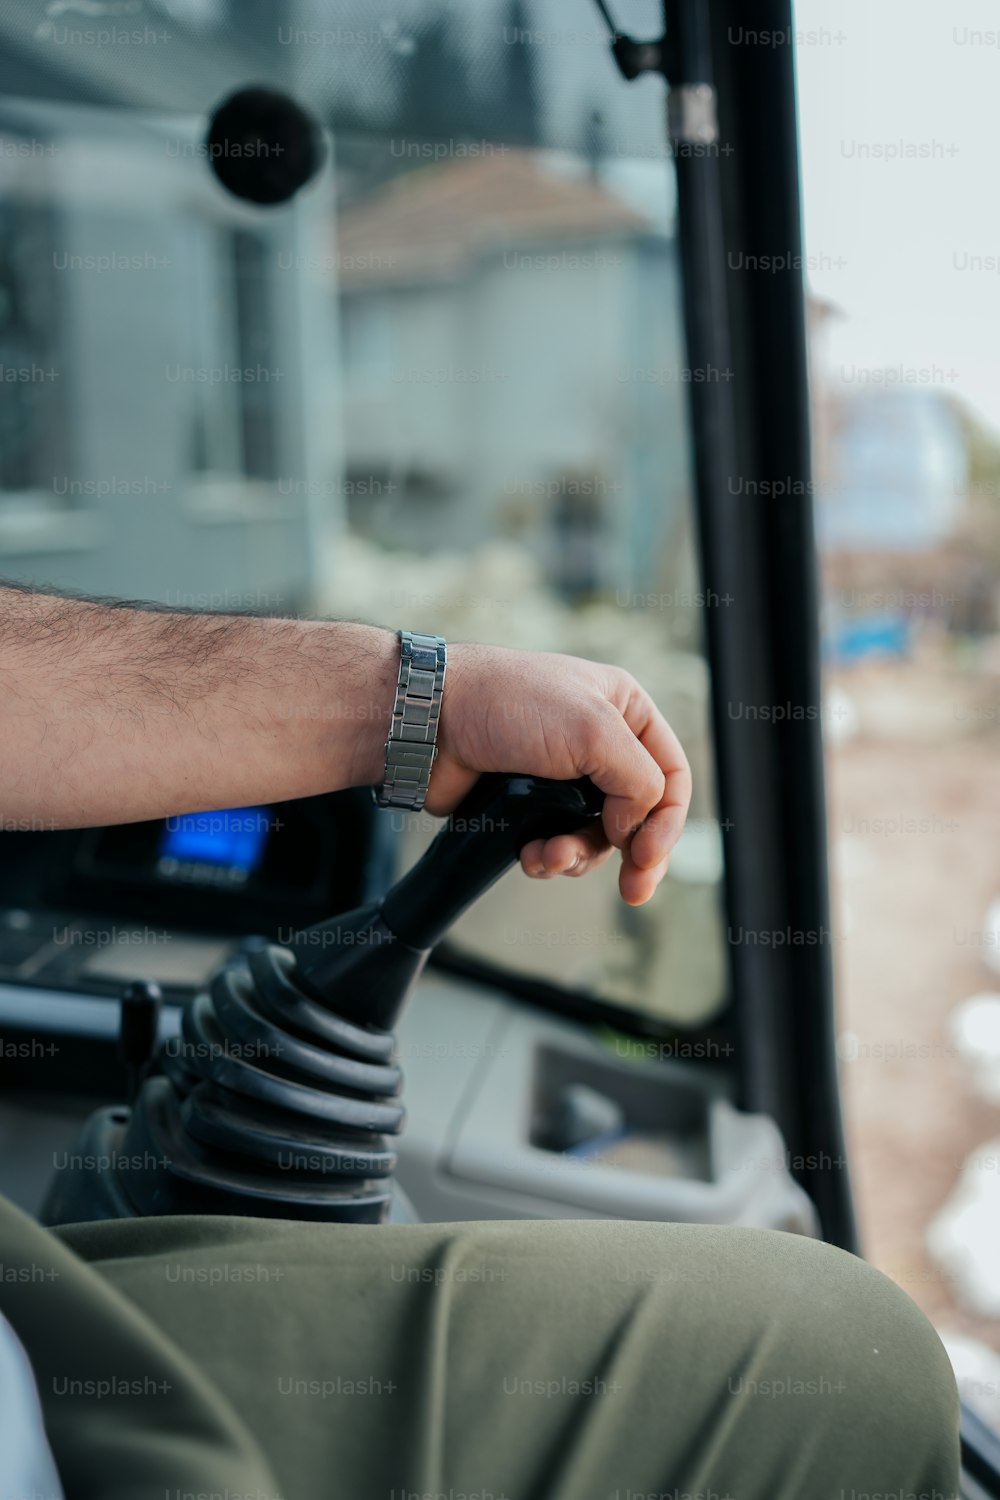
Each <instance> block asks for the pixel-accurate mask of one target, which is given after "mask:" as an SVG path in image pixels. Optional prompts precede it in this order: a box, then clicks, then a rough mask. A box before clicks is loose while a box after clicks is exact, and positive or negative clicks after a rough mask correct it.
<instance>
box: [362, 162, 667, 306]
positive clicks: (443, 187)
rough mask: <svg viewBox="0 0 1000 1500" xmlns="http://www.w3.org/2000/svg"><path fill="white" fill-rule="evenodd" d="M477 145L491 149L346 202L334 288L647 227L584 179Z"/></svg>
mask: <svg viewBox="0 0 1000 1500" xmlns="http://www.w3.org/2000/svg"><path fill="white" fill-rule="evenodd" d="M470 149H471V148H470ZM479 149H480V151H481V152H485V153H488V154H481V155H478V156H475V157H472V156H470V157H465V158H463V159H462V160H459V161H454V160H453V161H449V162H447V163H444V164H440V163H429V164H428V165H427V166H425V167H423V168H417V169H416V170H414V171H411V172H405V173H403V174H402V175H401V176H399V177H396V178H394V179H393V181H392V182H390V183H388V184H387V185H386V186H385V187H382V188H380V189H379V190H378V191H377V192H376V193H374V194H373V195H372V196H371V197H370V198H368V199H366V200H364V201H363V202H360V203H358V204H355V205H354V206H352V207H350V208H348V209H346V210H345V211H344V213H343V214H342V215H341V217H340V222H339V226H338V235H337V266H338V271H339V279H340V284H341V286H342V287H346V288H348V289H350V288H361V287H373V286H376V285H378V286H385V285H394V284H399V283H406V282H413V281H437V280H450V279H452V278H453V277H454V276H455V275H456V274H457V273H459V272H460V271H462V270H463V269H464V268H465V266H466V265H467V264H468V263H469V262H471V261H473V260H475V259H476V258H477V257H478V256H480V255H482V254H483V253H484V252H488V251H491V250H492V251H495V250H500V249H502V248H503V247H504V246H507V245H511V244H517V245H524V244H531V245H539V244H541V245H551V244H552V243H553V242H556V243H564V242H566V241H579V240H585V241H587V242H591V243H592V242H593V241H594V240H604V241H606V240H609V239H620V238H622V237H623V236H625V237H631V236H633V235H636V234H642V233H644V232H645V231H647V230H648V229H649V228H650V227H651V226H650V224H649V222H648V220H646V219H644V218H643V216H642V215H641V214H639V213H637V212H636V211H635V209H633V208H630V207H629V205H628V204H627V203H625V202H624V201H623V200H622V199H621V198H618V197H617V196H616V195H615V194H614V193H612V192H610V191H609V190H608V189H607V188H606V187H604V186H602V184H600V183H599V182H595V181H594V180H593V178H591V177H589V176H588V177H568V176H566V175H564V174H562V173H557V172H556V171H554V170H552V169H549V168H546V167H545V165H544V164H543V162H542V161H540V160H539V158H538V157H537V156H536V155H534V154H532V153H531V152H528V151H515V150H512V149H511V148H510V147H505V146H491V145H490V144H489V143H485V145H481V146H480V148H479Z"/></svg>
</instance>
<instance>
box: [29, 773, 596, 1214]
mask: <svg viewBox="0 0 1000 1500" xmlns="http://www.w3.org/2000/svg"><path fill="white" fill-rule="evenodd" d="M603 801H604V798H603V793H601V792H599V791H598V790H597V788H596V787H594V785H593V784H592V783H591V782H590V781H587V780H586V779H584V780H579V781H550V780H547V779H545V778H542V777H537V776H527V775H516V776H500V775H489V776H483V777H481V778H480V779H479V781H478V782H477V783H476V786H475V787H474V788H473V790H472V792H471V793H470V794H469V796H468V797H467V798H466V799H465V801H464V802H463V803H462V804H461V806H460V807H459V808H458V809H457V810H456V811H455V812H454V813H453V814H452V815H451V816H450V818H448V819H447V820H446V822H445V824H444V826H443V827H442V829H441V831H440V833H438V835H437V836H436V838H435V839H434V842H433V843H432V844H431V845H430V847H429V848H428V849H427V851H426V852H425V854H424V855H423V856H422V857H421V858H420V859H419V860H418V861H417V863H416V864H415V865H414V866H413V868H412V869H411V870H410V871H408V873H407V874H406V875H404V876H403V877H402V879H401V880H399V881H398V882H397V883H396V885H394V886H393V887H392V889H391V890H390V891H389V892H388V893H387V894H386V896H385V897H384V898H383V899H382V900H381V901H380V902H377V903H374V904H372V905H370V906H366V907H360V908H358V909H356V910H354V911H349V912H345V913H343V914H342V915H340V916H337V917H332V918H330V920H329V921H326V922H321V923H319V924H318V925H317V926H315V927H309V928H305V929H304V930H303V931H301V932H298V933H296V934H294V936H293V938H292V941H291V942H290V943H288V944H287V946H283V947H278V946H276V945H269V944H261V945H259V946H258V947H256V948H254V949H253V950H252V951H250V952H249V953H245V954H244V955H242V956H241V957H239V958H238V959H236V960H234V961H233V962H232V963H231V964H229V965H227V966H226V967H225V968H224V969H221V970H220V971H219V972H218V974H216V976H215V978H214V979H213V980H212V983H211V985H210V987H209V990H208V991H207V993H205V994H201V995H198V996H197V997H196V998H195V999H194V1000H193V1001H192V1002H191V1003H190V1005H188V1006H187V1007H186V1009H185V1011H184V1013H183V1018H182V1026H181V1035H180V1037H178V1038H176V1039H175V1040H173V1041H171V1042H168V1043H167V1044H166V1045H165V1047H164V1048H163V1049H162V1051H161V1052H160V1054H159V1057H158V1059H157V1060H156V1062H155V1063H154V1064H153V1070H152V1071H146V1070H144V1081H143V1082H142V1086H141V1088H140V1090H139V1092H138V1095H137V1097H136V1099H135V1102H134V1106H133V1108H132V1110H131V1113H130V1114H129V1113H127V1112H125V1111H123V1110H121V1109H115V1110H103V1111H100V1112H99V1113H98V1114H96V1115H95V1116H93V1117H92V1119H91V1120H90V1121H89V1122H88V1125H87V1126H86V1127H85V1130H84V1139H83V1140H82V1141H81V1142H80V1143H79V1149H78V1151H77V1153H75V1156H76V1157H77V1158H79V1159H81V1160H84V1161H91V1160H97V1161H100V1162H102V1163H105V1164H106V1167H105V1170H104V1171H101V1172H99V1173H98V1174H96V1175H90V1176H88V1175H86V1174H84V1175H81V1173H80V1172H79V1171H75V1172H74V1171H72V1170H70V1171H64V1172H62V1173H60V1174H59V1175H57V1177H56V1178H55V1179H54V1181H53V1184H52V1187H51V1189H50V1192H49V1196H48V1199H47V1202H46V1205H45V1208H44V1210H43V1218H44V1220H45V1222H46V1223H49V1224H59V1223H69V1222H71V1221H73V1220H76V1219H95V1218H126V1217H133V1216H136V1215H140V1216H142V1215H150V1214H176V1213H215V1214H219V1213H223V1214H252V1215H258V1216H267V1217H276V1218H297V1219H318V1220H339V1221H347V1222H355V1223H378V1222H380V1221H382V1220H384V1219H386V1218H387V1217H389V1214H390V1208H391V1204H392V1200H393V1188H392V1172H393V1168H394V1166H395V1162H396V1156H395V1152H394V1151H393V1149H392V1146H391V1138H392V1137H394V1136H398V1135H399V1133H400V1131H401V1130H402V1127H403V1120H404V1110H403V1107H402V1104H401V1103H400V1097H399V1096H400V1091H401V1088H402V1075H401V1073H400V1070H399V1068H398V1067H397V1066H396V1063H395V1040H394V1037H393V1035H392V1027H393V1025H394V1024H395V1022H396V1019H397V1017H398V1016H399V1013H400V1011H401V1009H402V1007H403V1004H404V1002H405V1000H406V998H407V996H408V995H409V993H410V991H411V989H412V988H413V985H414V983H415V981H416V979H417V977H418V975H419V974H420V972H421V970H422V969H423V967H424V965H425V963H426V962H427V959H428V956H429V954H430V951H431V949H432V948H433V947H434V945H435V944H436V943H438V942H439V941H440V940H441V938H442V937H443V935H444V933H445V932H446V931H447V930H448V928H449V927H450V926H451V925H452V923H453V922H454V921H455V920H456V919H457V918H458V917H459V916H461V914H462V912H464V911H465V910H466V909H467V908H468V907H469V906H471V905H472V903H473V902H474V901H475V900H476V899H477V898H478V897H479V896H481V895H482V894H483V893H484V891H486V890H488V889H489V887H490V886H491V885H493V883H494V882H495V881H496V880H497V879H498V878H499V877H500V876H501V875H502V874H503V873H504V872H505V871H506V870H507V869H509V868H510V866H511V865H512V864H513V863H514V862H515V861H516V860H517V857H518V855H519V853H520V851H521V849H522V848H523V847H524V845H525V844H527V843H529V842H530V841H531V840H532V839H535V838H542V837H544V838H549V837H552V836H553V835H555V834H558V833H570V832H573V831H575V830H576V829H579V828H581V827H584V826H586V825H587V824H588V823H591V822H593V821H594V820H595V819H597V818H599V817H600V814H601V808H602V806H603Z"/></svg>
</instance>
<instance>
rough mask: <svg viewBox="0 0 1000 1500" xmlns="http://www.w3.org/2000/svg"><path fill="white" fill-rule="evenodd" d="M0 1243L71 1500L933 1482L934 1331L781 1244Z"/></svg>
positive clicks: (359, 1237) (858, 1489)
mask: <svg viewBox="0 0 1000 1500" xmlns="http://www.w3.org/2000/svg"><path fill="white" fill-rule="evenodd" d="M0 1258H2V1263H3V1275H2V1278H0V1298H2V1310H3V1312H4V1313H5V1314H6V1316H7V1317H8V1319H9V1320H10V1322H11V1323H12V1324H13V1326H14V1329H15V1331H16V1332H17V1334H18V1335H19V1337H20V1339H21V1341H22V1343H23V1344H24V1345H25V1347H26V1348H27V1350H28V1353H29V1354H30V1356H31V1360H32V1364H33V1366H34V1370H35V1375H36V1379H37V1382H38V1388H39V1394H40V1396H41V1401H42V1407H43V1411H44V1414H45V1421H46V1428H47V1431H48V1435H49V1441H50V1443H51V1446H52V1449H53V1452H54V1454H55V1458H56V1463H57V1465H58V1467H59V1471H60V1474H61V1476H62V1481H63V1484H64V1487H65V1490H66V1495H67V1500H186V1497H192V1496H197V1497H201V1500H207V1497H213V1500H248V1497H252V1500H277V1497H279V1496H280V1497H282V1500H339V1497H345V1500H416V1497H419V1500H427V1497H433V1500H440V1497H444V1500H462V1497H466V1500H649V1497H656V1500H684V1497H700V1500H724V1497H727V1496H728V1497H731V1500H791V1497H795V1500H801V1497H806V1500H865V1497H866V1496H874V1495H879V1496H881V1497H885V1500H890V1497H891V1500H904V1497H906V1500H914V1497H921V1500H945V1497H947V1500H951V1497H952V1496H954V1495H956V1494H957V1483H958V1411H957V1398H956V1391H955V1384H954V1381H953V1379H952V1375H951V1370H950V1367H949V1364H948V1360H947V1357H946V1355H945V1353H944V1350H943V1349H942V1346H941V1344H940V1342H939V1340H938V1338H937V1335H936V1334H935V1333H934V1332H933V1330H932V1328H931V1327H930V1325H929V1323H927V1321H926V1320H925V1318H924V1317H923V1315H922V1314H921V1313H920V1312H919V1311H918V1309H917V1308H916V1306H915V1305H914V1304H913V1303H912V1302H911V1301H910V1300H909V1298H908V1297H907V1296H906V1295H905V1294H904V1293H903V1292H901V1291H900V1290H899V1289H898V1288H897V1287H896V1286H895V1284H894V1283H893V1282H891V1281H889V1280H888V1279H887V1278H885V1277H884V1276H882V1275H881V1274H880V1273H879V1272H877V1271H875V1270H873V1269H872V1268H871V1267H869V1266H867V1265H865V1264H864V1263H863V1262H862V1261H860V1260H858V1259H856V1258H855V1257H853V1256H851V1255H847V1254H845V1253H844V1252H842V1251H839V1250H835V1249H833V1248H831V1247H830V1246H828V1245H824V1244H818V1243H815V1242H813V1241H809V1240H805V1239H800V1238H797V1237H795V1236H793V1235H788V1234H782V1233H777V1232H772V1231H760V1230H745V1229H732V1228H702V1227H698V1226H693V1225H675V1224H650V1223H631V1222H628V1223H622V1222H606V1221H598V1220H586V1221H583V1222H580V1221H555V1222H543V1223H536V1222H514V1223H470V1224H423V1225H398V1226H393V1225H387V1226H382V1227H377V1228H374V1227H361V1226H340V1225H337V1226H332V1225H310V1224H301V1223H289V1222H275V1221H270V1220H264V1219H225V1218H174V1219H169V1218H164V1219H144V1220H143V1219H140V1220H135V1221H131V1222H125V1223H98V1224H78V1225H71V1226H69V1227H68V1228H65V1229H62V1230H60V1231H57V1232H49V1231H46V1230H43V1229H41V1228H39V1227H38V1225H37V1224H35V1223H34V1222H33V1221H32V1220H30V1219H28V1218H27V1217H25V1216H24V1215H23V1214H21V1213H20V1212H19V1211H18V1210H16V1209H14V1208H12V1207H11V1206H10V1205H9V1204H2V1203H0Z"/></svg>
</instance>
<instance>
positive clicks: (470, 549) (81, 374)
mask: <svg viewBox="0 0 1000 1500" xmlns="http://www.w3.org/2000/svg"><path fill="white" fill-rule="evenodd" d="M618 9H619V13H620V14H619V20H620V23H621V24H622V25H623V26H626V27H629V28H630V29H633V30H634V31H635V32H636V33H637V34H640V35H644V34H650V35H651V34H653V33H654V32H655V31H656V29H657V27H658V24H659V21H660V17H659V14H658V10H659V7H658V6H657V5H656V4H655V3H652V0H632V3H628V0H621V3H620V4H619V7H618ZM85 21H86V24H85ZM133 31H135V32H137V33H141V35H137V36H136V37H135V38H131V33H132V32H133ZM126 32H128V33H129V35H128V36H126V34H125V33H126ZM119 33H120V34H119ZM130 38H131V39H130ZM21 40H22V41H24V38H22V39H21ZM30 48H31V52H32V57H33V62H34V65H35V72H36V75H37V85H36V86H34V87H32V88H30V89H29V88H28V87H27V86H26V85H22V86H20V87H18V88H15V89H13V90H12V92H11V94H10V96H9V97H8V98H7V99H6V101H5V102H4V103H3V105H2V113H0V128H2V132H3V134H2V140H0V145H2V148H3V149H2V153H0V171H2V174H3V185H4V191H3V193H2V194H0V201H2V208H0V358H2V361H3V364H4V369H5V381H9V391H10V392H11V393H12V394H11V396H10V399H9V401H8V404H7V406H6V416H5V417H4V418H3V419H0V420H2V425H0V442H2V445H3V452H2V453H0V567H2V569H3V571H4V572H5V573H6V574H8V575H9V576H13V577H17V578H30V579H33V580H35V581H48V582H52V583H55V584H59V585H68V586H73V587H77V588H82V589H87V590H92V591H97V592H107V593H112V594H124V595H128V596H131V597H147V598H150V599H158V600H163V601H166V602H170V603H176V604H193V605H202V606H207V607H210V608H231V607H250V608H257V609H266V610H271V611H275V612H280V611H288V610H297V609H308V610H318V611H323V612H328V613H330V614H333V615H345V616H349V617H361V618H366V619H370V620H376V621H379V622H381V623H384V624H387V625H391V626H406V627H409V628H411V629H418V630H433V631H440V632H442V633H443V634H445V635H446V636H448V637H449V638H451V639H453V640H463V639H464V640H486V641H494V642H498V643H503V644H507V645H511V646H521V647H532V648H541V649H546V650H553V651H565V652H572V653H575V654H579V655H583V656H588V657H594V658H597V659H599V660H606V661H609V662H615V663H619V664H621V665H622V666H624V667H627V668H629V669H630V670H631V671H632V672H633V673H634V674H635V675H636V676H637V677H638V678H639V679H640V680H641V681H642V682H643V683H645V684H646V685H647V686H648V687H649V688H650V689H651V691H652V692H653V694H654V695H655V697H656V699H657V701H658V702H659V703H660V705H661V706H662V707H663V709H664V710H665V711H666V712H667V714H668V715H669V717H670V719H671V721H672V722H673V724H674V727H675V728H676V730H677V732H678V734H679V735H680V736H681V739H682V740H683V742H684V744H685V746H686V748H687V750H688V753H689V755H690V757H691V760H692V764H693V768H694V773H695V801H694V807H693V815H692V821H691V825H690V828H689V830H688V832H687V833H686V834H685V836H684V839H683V841H682V843H681V845H680V846H679V848H678V850H677V852H676V854H675V856H674V861H673V865H672V868H671V872H670V875H669V877H668V880H667V882H666V884H665V886H664V888H663V890H662V892H661V895H660V898H659V899H658V900H657V901H656V902H655V903H654V904H653V905H652V906H651V907H649V908H647V909H641V910H628V909H625V908H623V907H622V905H621V903H620V902H619V901H618V898H617V892H616V871H615V868H614V867H610V866H609V868H608V869H606V870H605V871H602V872H601V873H600V875H598V876H595V877H593V878H591V879H588V880H587V881H585V882H570V881H565V882H556V883H553V884H551V885H549V886H546V888H545V891H544V898H540V896H539V888H538V887H537V886H535V885H532V884H530V883H528V882H526V881H523V880H521V879H519V878H514V877H511V878H509V879H508V880H507V881H506V882H505V883H504V884H503V886H502V887H501V888H500V890H499V891H498V892H497V893H496V894H495V895H494V896H493V897H492V898H491V899H490V901H489V902H486V903H482V905H481V906H480V907H479V908H477V909H476V910H475V911H473V912H472V913H471V914H470V915H469V916H468V917H467V918H466V919H465V921H464V922H463V923H462V925H461V928H460V930H459V931H458V932H457V934H456V941H457V942H458V943H460V944H461V945H462V946H463V947H464V948H465V949H466V950H467V951H469V952H472V953H474V954H475V955H476V956H477V957H479V958H485V959H488V960H489V961H490V962H492V963H495V964H500V965H502V966H503V967H504V968H508V969H516V970H519V971H522V972H525V973H529V974H532V975H535V976H541V977H543V978H546V979H549V980H551V981H553V982H556V983H559V984H561V985H565V986H569V987H573V988H578V989H582V990H586V991H588V992H591V993H594V994H597V995H600V996H602V997H603V998H605V999H607V1000H610V1001H612V1002H614V1003H616V1004H619V1005H622V1006H627V1007H630V1008H638V1009H641V1010H643V1011H645V1012H647V1013H649V1014H651V1015H655V1016H657V1017H658V1018H661V1019H667V1020H673V1021H677V1022H679V1023H682V1024H687V1023H692V1024H693V1023H696V1022H701V1021H704V1020H706V1019H707V1018H709V1017H711V1016H713V1015H715V1014H716V1013H718V1011H719V1010H720V1009H721V1007H722V1006H723V1004H724V1002H725V999H726V995H725V983H726V981H725V965H724V938H723V931H722V926H723V922H722V915H721V900H720V890H721V874H722V866H721V859H722V857H721V844H720V838H719V830H718V825H717V821H716V817H715V804H714V789H713V768H712V756H711V746H710V742H709V732H708V675H707V669H706V662H705V658H704V653H703V646H702V618H703V610H704V608H705V607H706V600H705V598H704V595H703V592H702V590H701V587H700V583H699V579H698V573H697V566H696V548H695V538H694V530H693V500H692V481H691V458H690V450H689V442H688V411H687V396H688V386H689V379H690V372H689V371H688V370H687V368H686V364H685V354H684V347H683V336H682V321H681V291H680V285H679V266H678V252H677V243H676V237H675V225H674V176H673V163H672V160H671V158H670V153H669V149H668V145H667V139H666V129H665V117H666V110H665V98H664V85H663V82H662V80H661V79H654V78H647V79H643V80H640V81H639V82H637V83H635V84H631V85H630V84H626V83H625V81H624V80H623V79H622V78H621V77H620V75H619V74H618V72H617V69H616V66H615V64H614V62H613V60H612V58H611V56H610V53H609V48H608V37H607V32H606V28H605V26H604V23H603V22H602V20H601V17H600V14H599V11H598V8H597V7H596V6H595V7H593V8H590V7H588V6H582V7H577V8H573V14H572V15H570V13H569V9H568V8H567V7H566V6H565V5H564V4H562V3H561V0H560V3H556V0H537V3H527V0H489V3H483V4H479V5H477V6H475V7H471V6H461V5H458V4H451V5H449V4H446V3H436V0H420V3H417V0H409V3H406V4H403V5H401V6H400V7H399V8H398V13H397V14H396V16H395V18H394V19H392V20H391V21H390V20H387V19H386V18H385V15H384V13H383V11H382V10H381V9H380V8H379V7H377V6H375V5H374V4H365V3H359V0H353V3H346V0H345V3H344V4H339V5H337V4H329V3H322V4H321V3H318V0H317V3H313V4H309V3H299V4H296V5H294V6H292V5H287V6H286V5H279V4H277V3H275V0H267V3H256V0H240V4H239V6H236V5H231V6H226V5H222V4H216V3H209V0H199V3H194V0H185V3H184V4H183V5H181V4H179V3H168V0H163V3H161V4H159V5H158V6H156V7H152V8H149V9H148V10H147V11H145V12H144V13H143V18H142V19H141V20H136V22H135V25H134V26H132V24H131V22H130V24H129V26H127V27H126V26H125V25H124V24H119V23H114V24H113V23H112V20H110V19H109V20H108V21H107V24H106V25H105V24H104V21H103V20H100V19H98V20H91V21H87V20H86V18H84V19H81V18H80V17H79V16H77V15H76V13H75V12H74V13H72V14H70V13H69V12H67V13H66V15H65V16H63V15H60V17H59V18H57V19H53V20H52V22H51V24H49V23H46V24H45V25H44V26H42V28H41V29H40V30H39V31H38V32H37V34H33V35H32V37H31V39H30ZM138 58H141V62H142V68H141V69H137V67H136V63H137V59H138ZM248 81H252V82H266V83H267V84H268V85H270V86H271V87H274V88H278V89H281V90H283V91H285V92H287V93H289V94H290V95H291V96H292V97H294V98H295V99H296V100H297V101H298V102H299V103H300V104H302V105H303V106H304V107H306V108H307V109H309V110H310V111H311V112H312V113H313V115H314V116H315V117H316V118H317V119H318V120H319V121H320V122H321V123H322V125H323V128H324V131H325V134H326V146H327V152H326V161H325V165H324V167H323V170H322V172H321V173H320V175H319V176H318V177H317V178H316V179H315V180H314V181H313V182H312V183H311V184H310V185H309V186H308V187H307V188H306V189H305V190H304V191H303V192H302V193H301V194H300V195H299V196H298V197H297V198H295V199H294V200H293V201H292V203H291V204H289V205H286V206H281V207H279V208H274V209H260V208H256V207H254V206H253V205H251V204H249V203H247V202H245V201H241V200H239V199H237V198H234V197H233V196H232V195H231V194H229V193H227V192H226V190H225V189H224V188H223V187H222V186H221V185H220V183H219V181H218V180H217V178H216V175H215V174H214V173H213V160H212V159H211V158H210V155H209V153H208V151H207V150H206V146H205V140H206V120H207V117H208V115H209V114H210V112H211V110H212V108H213V107H214V106H215V105H216V104H217V103H218V102H219V101H220V100H221V98H222V97H224V96H225V95H226V94H227V93H228V92H230V91H231V90H232V89H233V88H236V87H238V86H242V85H244V84H246V83H247V82H248ZM216 165H217V164H216ZM264 165H273V164H264ZM278 165H280V163H279V164H278ZM22 371H24V372H27V373H26V374H25V375H24V378H23V379H22V377H21V374H20V373H19V372H22ZM46 372H52V373H51V374H48V373H46ZM708 607H724V601H718V600H711V601H708ZM513 707H514V706H513V705H512V709H513ZM398 827H399V834H400V841H401V845H402V849H401V858H403V859H408V858H410V857H412V855H413V854H414V853H415V851H416V850H417V849H418V848H419V846H420V845H421V843H423V842H425V841H426V840H427V839H428V838H429V837H430V834H431V831H432V828H433V824H432V822H431V820H430V819H424V818H420V819H412V818H402V817H400V818H399V819H398Z"/></svg>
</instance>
